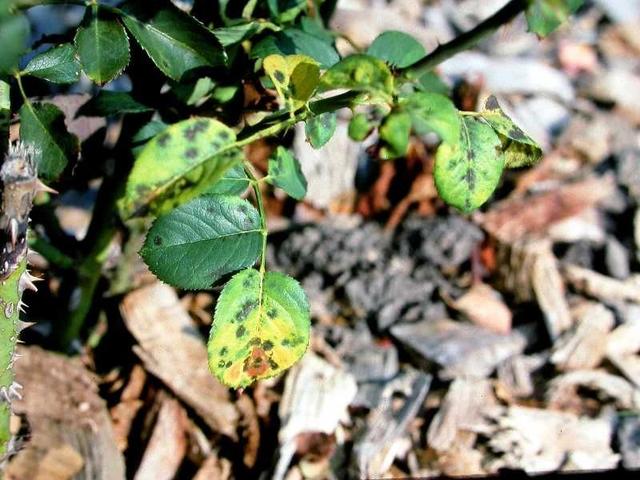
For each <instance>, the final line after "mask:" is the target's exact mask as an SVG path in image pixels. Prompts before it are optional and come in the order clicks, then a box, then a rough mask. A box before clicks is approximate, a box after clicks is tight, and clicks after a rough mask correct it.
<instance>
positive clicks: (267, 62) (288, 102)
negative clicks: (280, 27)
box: [263, 55, 320, 113]
mask: <svg viewBox="0 0 640 480" xmlns="http://www.w3.org/2000/svg"><path fill="white" fill-rule="evenodd" d="M263 66H264V71H265V72H266V74H267V75H269V78H270V79H271V81H272V82H273V84H274V86H275V87H276V91H277V92H278V95H279V96H280V98H281V99H282V101H283V102H284V104H285V106H286V108H287V110H289V111H290V112H292V113H293V112H294V111H296V110H298V109H299V108H301V107H303V106H304V105H305V104H306V103H307V101H308V100H309V98H311V95H313V92H314V91H315V89H316V87H317V86H318V81H319V80H320V66H319V65H318V62H316V61H315V60H314V59H313V58H311V57H307V56H306V55H287V56H286V57H285V56H282V55H269V56H268V57H266V58H265V59H264V61H263Z"/></svg>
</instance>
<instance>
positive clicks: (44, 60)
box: [21, 43, 80, 83]
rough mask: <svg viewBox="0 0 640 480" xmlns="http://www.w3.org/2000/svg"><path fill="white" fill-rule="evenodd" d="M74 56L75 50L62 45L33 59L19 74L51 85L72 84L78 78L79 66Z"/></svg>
mask: <svg viewBox="0 0 640 480" xmlns="http://www.w3.org/2000/svg"><path fill="white" fill-rule="evenodd" d="M75 55H76V48H75V47H74V46H73V45H72V44H70V43H63V44H62V45H59V46H57V47H53V48H50V49H49V50H47V51H46V52H43V53H41V54H39V55H36V56H35V57H33V58H32V59H31V61H30V62H29V63H28V64H27V66H26V67H25V68H24V70H22V72H21V74H22V75H31V76H33V77H38V78H42V79H44V80H48V81H49V82H53V83H73V82H75V81H77V80H78V78H79V77H80V64H79V63H78V60H77V59H76V56H75Z"/></svg>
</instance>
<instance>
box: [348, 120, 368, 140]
mask: <svg viewBox="0 0 640 480" xmlns="http://www.w3.org/2000/svg"><path fill="white" fill-rule="evenodd" d="M372 130H373V125H372V124H371V122H370V121H369V118H368V117H367V115H366V114H365V113H357V114H355V115H354V116H353V117H351V121H350V122H349V137H350V138H351V139H353V140H355V141H356V142H361V141H362V140H364V139H365V138H367V137H368V136H369V134H370V133H371V131H372Z"/></svg>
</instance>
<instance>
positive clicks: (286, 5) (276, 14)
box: [267, 0, 307, 23]
mask: <svg viewBox="0 0 640 480" xmlns="http://www.w3.org/2000/svg"><path fill="white" fill-rule="evenodd" d="M267 4H268V5H269V10H270V11H271V17H272V18H273V19H274V20H276V21H277V23H287V22H293V21H294V20H295V19H296V17H297V16H298V15H300V14H301V13H302V12H303V11H304V10H305V8H307V0H267Z"/></svg>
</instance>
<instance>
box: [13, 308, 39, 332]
mask: <svg viewBox="0 0 640 480" xmlns="http://www.w3.org/2000/svg"><path fill="white" fill-rule="evenodd" d="M23 313H24V312H23ZM35 324H36V322H23V321H19V322H18V325H17V327H16V329H17V330H18V332H21V331H23V330H24V329H25V328H29V327H32V326H33V325H35Z"/></svg>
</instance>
